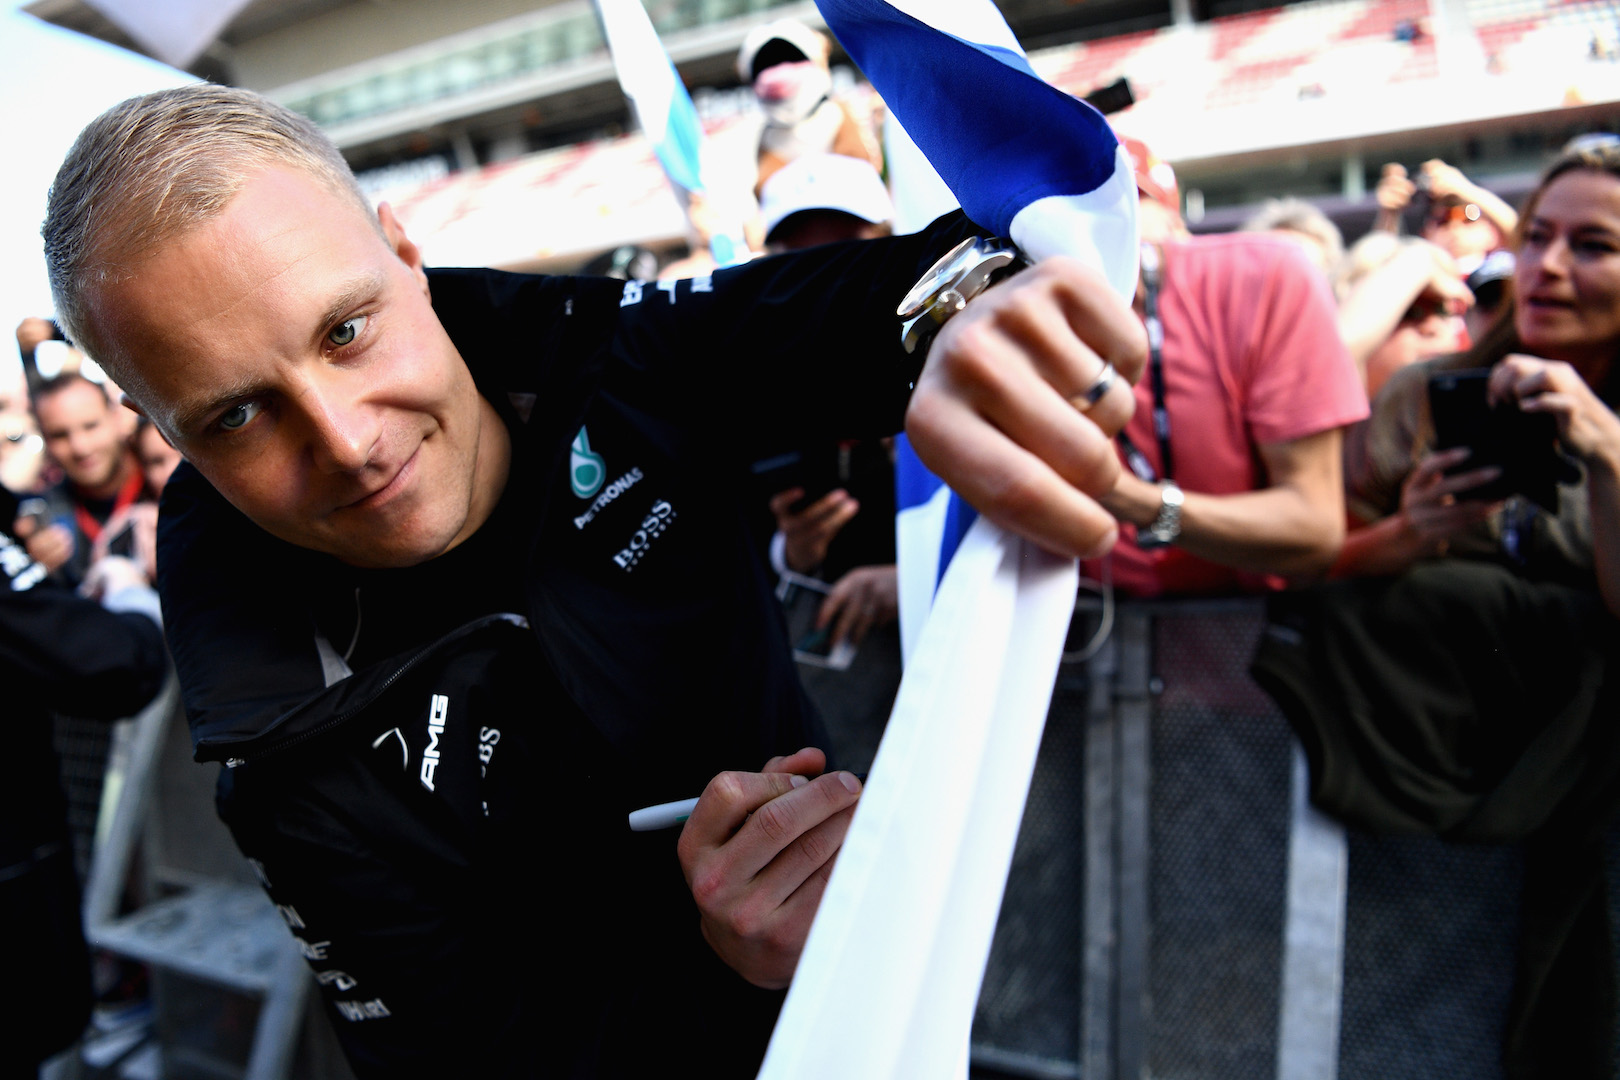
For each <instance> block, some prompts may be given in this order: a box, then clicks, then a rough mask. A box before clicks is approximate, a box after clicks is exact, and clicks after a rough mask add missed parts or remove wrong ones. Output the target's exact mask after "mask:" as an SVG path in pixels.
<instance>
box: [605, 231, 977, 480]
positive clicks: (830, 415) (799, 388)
mask: <svg viewBox="0 0 1620 1080" xmlns="http://www.w3.org/2000/svg"><path fill="white" fill-rule="evenodd" d="M975 235H979V236H984V235H988V230H985V229H983V228H981V227H979V226H976V225H974V224H973V223H972V222H971V221H969V220H968V219H967V218H966V217H965V216H964V215H962V214H961V213H960V212H957V213H953V214H949V215H947V216H945V217H942V218H940V219H939V220H938V221H936V222H934V223H933V224H932V225H930V226H929V227H928V228H927V229H925V230H923V231H922V232H919V233H913V234H910V235H907V236H898V237H889V238H885V239H880V240H863V241H851V242H846V243H838V244H827V245H824V246H822V247H816V248H809V249H807V250H805V251H799V252H793V253H791V254H787V255H779V256H775V257H772V258H765V259H759V260H756V261H754V262H751V263H746V264H744V265H742V266H737V267H731V268H728V269H724V270H718V271H716V272H715V273H714V274H712V275H710V276H708V277H706V278H705V277H699V278H692V279H687V280H681V281H674V282H648V283H639V282H627V283H626V285H625V288H624V290H623V292H622V293H621V295H620V297H619V299H618V300H617V303H618V304H619V305H620V306H619V309H618V316H619V317H618V326H617V329H616V332H615V335H614V349H613V353H614V356H613V366H612V367H610V369H609V371H608V372H607V373H606V380H607V381H606V384H605V385H606V387H607V388H608V389H609V390H610V391H612V392H616V393H620V394H621V395H622V396H623V397H624V398H625V400H627V401H630V402H631V403H632V404H635V405H638V406H640V407H644V408H647V409H648V410H649V411H651V412H654V413H657V414H663V415H670V416H679V417H682V418H684V419H688V420H689V421H690V422H691V423H694V424H697V423H704V422H708V423H712V424H714V425H716V426H720V425H723V427H724V430H725V431H726V433H727V434H726V437H727V438H728V439H732V440H740V441H741V442H742V443H743V444H744V445H747V446H750V447H753V448H765V449H769V448H772V447H778V446H781V447H785V446H796V445H801V444H804V443H806V442H814V441H825V440H830V439H845V438H866V437H876V436H882V435H892V434H894V433H895V432H896V431H898V430H899V429H900V427H901V424H902V423H903V420H904V416H905V407H906V403H907V401H909V400H910V396H911V389H912V385H913V383H914V381H915V379H916V376H917V372H918V371H920V370H921V368H922V362H923V359H924V357H923V356H921V355H910V354H907V353H906V352H905V350H904V348H903V347H902V346H901V344H900V320H899V318H898V316H897V315H896V307H897V306H898V305H899V303H900V301H901V299H902V298H904V296H905V295H906V293H907V292H909V291H910V289H911V287H912V286H913V285H914V284H916V282H917V280H918V279H919V278H920V277H922V275H923V273H924V272H925V271H926V270H928V268H929V267H931V266H932V265H933V264H934V262H935V261H937V260H938V259H939V257H940V256H941V255H943V254H944V253H945V252H947V251H949V250H950V249H951V248H952V247H953V246H955V245H956V244H957V243H959V242H960V241H961V240H963V239H964V238H966V237H969V236H975Z"/></svg>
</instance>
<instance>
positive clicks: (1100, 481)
mask: <svg viewBox="0 0 1620 1080" xmlns="http://www.w3.org/2000/svg"><path fill="white" fill-rule="evenodd" d="M1070 452H1071V453H1072V454H1073V455H1074V467H1075V469H1076V477H1075V482H1076V484H1077V486H1079V488H1080V489H1081V490H1082V491H1084V492H1086V493H1087V494H1088V495H1103V494H1106V493H1107V492H1110V491H1112V490H1114V485H1115V484H1116V483H1117V482H1118V481H1119V455H1117V454H1115V453H1114V446H1113V444H1112V443H1110V442H1107V441H1105V440H1102V439H1082V440H1076V442H1075V445H1074V446H1073V447H1072V448H1071V450H1070Z"/></svg>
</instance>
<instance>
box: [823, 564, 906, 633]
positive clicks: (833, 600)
mask: <svg viewBox="0 0 1620 1080" xmlns="http://www.w3.org/2000/svg"><path fill="white" fill-rule="evenodd" d="M899 614H900V575H899V573H898V572H897V571H896V569H895V565H894V563H886V564H884V565H881V566H857V567H856V568H855V569H853V570H851V571H850V572H849V573H847V574H845V575H844V576H843V577H841V578H839V579H838V583H837V584H836V585H834V586H833V587H832V592H830V593H828V594H827V599H825V600H823V601H822V602H821V610H820V611H819V612H817V613H816V629H817V630H821V629H824V628H825V627H827V626H828V625H829V624H831V626H832V628H833V632H832V643H833V644H834V645H837V644H839V643H840V642H842V641H844V640H846V639H847V640H849V641H851V642H853V643H854V644H856V645H859V644H860V643H861V642H862V641H863V640H864V639H865V638H866V632H867V631H868V630H870V629H872V627H874V626H884V625H886V624H888V623H891V622H893V621H894V620H895V618H896V617H898V616H899Z"/></svg>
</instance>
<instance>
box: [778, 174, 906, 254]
mask: <svg viewBox="0 0 1620 1080" xmlns="http://www.w3.org/2000/svg"><path fill="white" fill-rule="evenodd" d="M804 210H837V211H841V212H842V213H845V214H852V215H854V216H855V217H858V218H860V219H861V220H862V221H869V222H871V223H872V224H873V225H882V224H884V223H885V222H887V221H890V220H891V219H893V217H894V203H892V202H890V201H889V192H888V189H887V188H885V187H884V186H883V179H882V177H880V176H878V173H877V170H876V169H874V168H872V165H871V163H870V162H866V161H862V160H861V159H860V158H852V157H848V156H846V155H844V154H806V155H805V156H804V157H801V158H795V159H794V160H793V161H791V162H789V163H788V164H786V165H784V166H782V168H780V169H778V170H777V171H776V172H774V173H772V174H771V177H770V179H769V180H766V181H765V186H764V188H762V189H761V190H760V193H759V213H760V216H761V217H763V218H764V219H765V237H766V239H767V240H768V239H770V234H771V233H772V232H774V231H775V230H776V227H777V226H778V225H780V224H781V223H782V222H783V221H784V220H786V219H787V218H789V217H792V216H793V215H794V214H797V213H799V212H801V211H804Z"/></svg>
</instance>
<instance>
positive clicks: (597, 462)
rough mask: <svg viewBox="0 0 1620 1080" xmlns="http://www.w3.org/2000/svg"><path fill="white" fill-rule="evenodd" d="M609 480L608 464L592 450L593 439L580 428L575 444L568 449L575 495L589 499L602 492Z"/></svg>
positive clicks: (569, 473) (569, 481)
mask: <svg viewBox="0 0 1620 1080" xmlns="http://www.w3.org/2000/svg"><path fill="white" fill-rule="evenodd" d="M606 479H607V463H606V462H605V461H603V460H602V455H601V454H598V453H595V452H594V451H592V450H591V437H590V436H589V435H587V434H585V429H584V428H580V429H579V434H578V435H575V436H574V443H573V445H572V446H570V447H569V448H568V483H569V485H570V486H571V487H572V488H573V489H574V494H575V495H578V496H579V497H580V498H582V499H588V498H590V497H591V496H592V495H595V494H596V493H597V492H598V491H601V490H602V481H604V480H606Z"/></svg>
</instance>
